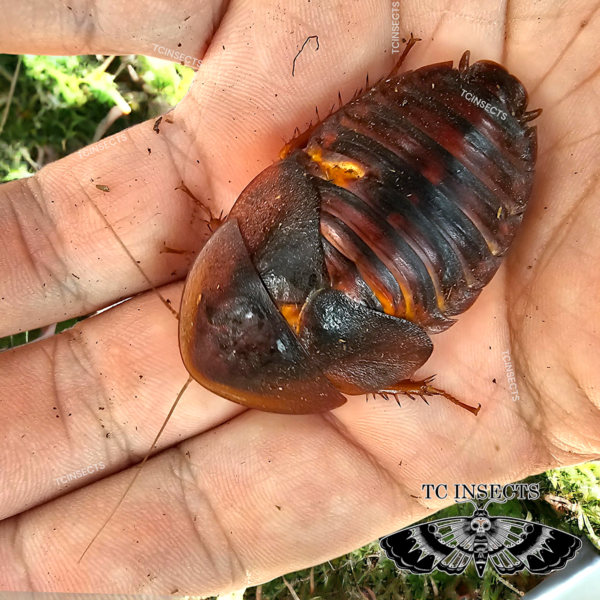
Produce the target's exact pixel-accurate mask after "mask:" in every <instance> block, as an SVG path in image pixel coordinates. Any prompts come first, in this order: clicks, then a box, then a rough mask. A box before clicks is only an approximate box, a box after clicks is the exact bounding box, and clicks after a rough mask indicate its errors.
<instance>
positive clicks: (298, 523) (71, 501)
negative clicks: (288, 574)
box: [0, 412, 423, 596]
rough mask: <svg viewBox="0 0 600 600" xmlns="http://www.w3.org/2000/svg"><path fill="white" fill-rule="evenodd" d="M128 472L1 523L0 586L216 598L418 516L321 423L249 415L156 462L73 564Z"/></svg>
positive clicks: (378, 471) (365, 460)
mask: <svg viewBox="0 0 600 600" xmlns="http://www.w3.org/2000/svg"><path fill="white" fill-rule="evenodd" d="M132 475H133V473H132V472H131V471H127V472H125V473H122V474H119V475H117V476H115V477H111V478H109V479H106V480H104V481H102V482H99V483H97V484H94V485H92V486H89V487H87V488H85V489H83V490H79V491H78V492H76V493H74V494H70V495H69V496H67V497H65V498H61V499H59V500H57V501H54V502H52V503H49V504H46V505H44V506H42V507H39V508H37V509H34V510H32V511H29V512H28V513H26V514H25V515H22V516H21V517H20V519H19V522H18V523H17V522H16V521H13V520H12V519H9V520H7V521H4V522H3V523H2V524H1V525H0V552H1V553H2V554H1V555H0V581H1V582H2V587H3V588H4V589H19V590H25V589H32V588H33V589H35V590H37V591H63V592H64V591H69V592H92V591H93V592H94V593H115V592H127V591H130V592H133V591H134V590H135V591H136V592H137V593H161V594H164V593H167V594H168V593H180V594H194V595H201V596H205V595H215V594H216V593H224V592H226V591H232V590H234V589H238V588H240V587H243V586H244V585H247V584H251V583H259V582H260V581H263V580H266V579H269V578H271V577H272V576H273V575H274V574H275V573H279V572H281V570H282V569H285V570H292V569H294V568H295V567H300V566H304V565H305V564H306V563H307V561H308V560H310V561H313V562H318V561H319V560H321V559H322V560H324V559H325V558H327V557H330V556H332V555H333V553H335V554H336V555H337V554H340V553H341V552H343V551H345V550H350V549H351V548H353V547H355V545H356V544H357V542H361V541H362V542H367V541H369V540H371V539H373V537H374V535H376V531H378V530H379V531H383V530H385V529H390V528H391V527H393V526H394V525H393V523H395V522H398V517H399V515H400V514H403V515H404V518H409V519H414V518H417V517H418V515H419V514H421V513H422V512H423V511H422V510H421V511H417V510H416V507H415V502H414V500H413V499H410V498H409V497H406V496H405V495H404V494H403V493H402V490H401V489H400V488H399V487H398V486H397V485H396V484H395V483H394V482H393V481H392V480H391V479H390V478H389V477H388V476H387V475H386V474H385V472H384V471H383V470H382V469H381V468H379V467H378V466H377V465H376V464H375V463H374V462H373V461H372V460H370V458H369V457H368V456H366V455H365V453H364V452H363V451H361V450H360V449H359V448H357V447H355V446H354V445H353V444H352V443H349V442H348V440H346V439H345V437H344V436H343V435H341V434H340V432H339V431H337V430H336V429H335V428H334V427H332V426H331V425H329V424H328V423H327V422H326V421H325V420H324V419H322V418H321V417H297V418H296V417H295V418H292V419H290V418H289V417H288V418H285V417H284V418H282V417H281V416H279V415H267V414H264V413H262V414H261V413H255V412H250V413H246V415H243V416H242V417H240V418H237V419H235V420H234V421H232V422H230V423H228V424H227V425H225V426H221V427H219V428H218V429H216V430H213V432H211V433H208V434H206V435H203V436H201V437H199V438H196V439H194V440H193V441H192V442H191V443H189V444H185V445H182V446H180V447H179V448H178V449H177V450H172V451H168V452H167V453H164V454H161V455H160V456H159V457H156V458H154V459H152V461H150V462H149V463H148V465H147V469H146V471H145V472H144V473H142V475H141V477H140V478H139V480H138V484H136V486H134V488H133V490H132V492H131V496H130V497H129V498H128V500H127V501H126V502H125V503H124V504H123V505H122V507H121V509H120V510H119V512H118V513H117V514H116V515H115V517H114V519H113V520H112V521H111V523H110V524H109V525H108V526H107V528H106V529H105V531H104V533H103V534H102V535H101V536H100V537H99V538H98V540H97V542H96V543H95V544H94V546H92V548H91V549H90V551H89V552H88V554H86V556H85V557H84V559H83V561H82V562H81V564H77V560H78V558H79V555H80V554H81V552H82V551H83V549H84V548H85V546H86V545H87V543H88V542H89V540H90V539H91V537H92V536H93V535H94V533H95V532H96V530H97V528H98V526H99V523H100V522H102V521H103V520H104V518H105V517H106V516H107V515H108V514H109V513H110V510H111V508H112V504H113V502H112V501H110V502H107V499H109V498H111V499H114V498H117V497H118V496H119V495H120V494H121V493H122V491H123V490H124V488H125V487H126V485H127V483H128V481H129V480H130V478H131V476H132ZM350 523H351V524H352V525H351V526H349V524H350ZM34 531H35V535H33V533H34ZM13 540H14V543H13ZM17 540H18V541H17ZM19 548H20V550H19ZM58 548H60V551H58ZM17 552H18V553H19V555H20V556H22V557H25V559H24V560H25V561H26V563H27V564H26V565H25V566H23V560H22V559H20V558H18V556H17ZM42 553H43V556H42ZM311 564H312V563H311ZM25 573H26V574H27V576H28V578H27V579H26V578H25V577H24V574H25ZM175 590H177V592H176V591H175Z"/></svg>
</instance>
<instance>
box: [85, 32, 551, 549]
mask: <svg viewBox="0 0 600 600" xmlns="http://www.w3.org/2000/svg"><path fill="white" fill-rule="evenodd" d="M412 43H414V40H413V39H411V42H410V44H412ZM407 50H408V47H407ZM405 54H406V52H405ZM403 56H404V55H403ZM397 69H398V66H397V67H396V68H395V69H394V71H393V72H392V74H391V76H390V77H389V78H387V79H385V80H382V81H380V82H379V83H377V84H376V85H375V86H374V87H372V88H370V89H369V90H368V91H366V92H365V93H364V94H363V95H361V96H359V97H358V98H356V99H354V100H353V101H351V102H349V103H348V104H346V105H344V106H342V107H341V108H339V110H338V111H337V112H335V113H333V114H331V115H330V116H329V117H327V118H326V119H324V120H323V121H322V122H320V123H318V124H317V125H316V126H315V127H312V128H311V129H309V131H308V132H306V133H305V134H303V135H301V136H298V137H297V138H296V139H295V140H293V141H292V142H291V143H289V144H288V145H287V146H286V147H285V148H284V150H283V151H282V154H281V157H280V160H279V161H278V162H276V163H275V164H273V165H271V166H270V167H268V168H266V169H265V170H264V171H262V172H261V173H260V174H259V175H258V176H257V177H256V178H255V179H254V180H253V181H252V182H251V183H250V184H249V185H248V186H247V187H246V188H245V189H244V191H243V192H242V193H241V195H240V196H239V198H238V200H237V201H236V202H235V204H234V206H233V208H232V210H231V212H230V213H229V215H228V216H227V218H226V219H224V220H222V221H223V223H222V224H220V226H219V227H218V228H217V229H216V231H215V232H214V234H213V235H212V237H211V238H210V239H209V241H208V242H207V243H206V245H205V246H204V248H203V249H202V251H201V252H200V254H199V255H198V257H197V259H196V261H195V262H194V264H193V266H192V268H191V270H190V272H189V274H188V277H187V280H186V283H185V288H184V292H183V297H182V302H181V310H180V314H179V343H180V350H181V355H182V358H183V362H184V364H185V367H186V368H187V370H188V372H189V373H190V379H189V380H188V382H187V383H186V385H185V386H184V389H182V391H181V392H180V394H179V396H178V399H177V401H178V400H179V398H180V397H181V395H182V393H183V392H184V390H185V388H186V387H187V386H188V385H189V383H190V382H191V380H192V379H193V380H196V381H197V382H198V383H200V384H201V385H202V386H204V387H205V388H207V389H209V390H210V391H212V392H214V393H216V394H218V395H220V396H222V397H224V398H227V399H229V400H232V401H233V402H237V403H239V404H242V405H244V406H247V407H249V408H255V409H259V410H264V411H271V412H278V413H288V414H307V413H318V412H324V411H329V410H332V409H334V408H336V407H339V406H341V405H342V404H344V403H345V402H346V397H345V395H344V394H346V395H365V394H366V395H367V397H368V395H369V394H372V395H375V394H380V395H382V396H383V397H384V398H386V399H387V398H388V397H390V396H392V397H395V398H396V399H397V396H398V394H406V395H409V396H413V395H418V396H421V397H423V398H424V399H425V396H430V395H442V396H445V397H446V398H448V399H450V400H451V401H453V402H455V403H456V404H458V405H460V406H462V407H463V408H466V409H468V410H470V411H471V412H473V413H474V414H477V412H478V410H479V407H478V408H475V407H471V406H467V405H465V404H463V403H462V402H460V401H459V400H457V399H455V398H453V397H452V396H451V395H450V394H447V393H445V392H444V391H443V390H440V389H438V388H435V387H433V386H432V385H431V378H429V379H425V380H423V381H412V380H411V379H410V378H411V377H412V375H413V374H414V373H415V372H416V370H417V369H419V368H420V367H421V366H422V365H424V364H425V362H426V361H427V359H428V358H429V356H430V355H431V352H432V350H433V344H432V341H431V338H430V334H435V333H439V332H441V331H444V330H446V329H447V328H448V327H450V326H451V325H452V324H453V323H454V322H455V320H456V317H457V316H458V315H459V314H461V313H463V312H464V311H465V310H467V309H468V308H469V307H470V306H471V305H472V304H473V302H475V300H476V299H477V297H478V296H479V293H480V292H481V290H482V289H483V287H484V286H485V285H486V284H487V283H489V281H490V280H491V278H492V277H493V275H494V274H495V272H496V271H497V269H498V267H499V266H500V264H501V262H502V259H503V257H504V255H505V254H506V252H507V250H508V248H509V247H510V244H511V242H512V240H513V238H514V236H515V233H516V231H517V229H518V227H519V224H520V223H521V221H522V218H523V213H524V211H525V209H526V207H527V203H528V200H529V197H530V194H531V190H532V185H533V178H534V167H535V160H536V139H537V138H536V128H535V127H530V126H529V125H528V122H529V121H531V120H533V119H534V118H536V117H537V116H538V115H539V114H540V112H541V111H540V110H534V111H529V112H527V92H526V90H525V88H524V86H523V85H522V84H521V82H520V81H519V80H518V79H517V78H516V77H514V76H513V75H511V74H510V73H509V72H508V71H507V70H506V69H505V68H504V67H503V66H501V65H499V64H497V63H495V62H491V61H487V60H482V61H479V62H476V63H475V64H473V65H471V66H469V52H468V51H467V52H465V54H464V55H463V56H462V58H461V60H460V63H459V65H458V68H456V69H455V68H454V67H453V63H452V62H451V61H450V62H443V63H439V64H433V65H428V66H425V67H421V68H419V69H416V70H414V71H409V72H404V73H402V74H398V73H397ZM179 189H182V190H183V191H185V192H186V193H188V194H189V195H191V193H190V192H189V190H188V189H187V188H186V187H185V186H183V187H181V188H179ZM207 214H208V216H209V219H210V222H211V223H212V224H213V225H214V224H215V223H219V222H220V220H219V219H214V218H213V217H212V215H211V213H210V211H208V213H207ZM177 401H176V403H177ZM176 403H175V404H176ZM173 409H174V407H173V408H172V409H171V413H172V411H173ZM171 413H170V414H171ZM170 414H169V416H170ZM167 420H168V419H167ZM165 425H166V422H165ZM163 429H164V425H163V428H162V429H161V432H162V430H163ZM161 432H159V435H160V433H161ZM157 439H158V438H157ZM155 443H156V442H155ZM152 447H154V444H153V446H152ZM146 458H147V457H146ZM145 460H146V459H144V462H145ZM142 465H143V463H142ZM140 468H141V467H140ZM138 474H139V471H138ZM133 481H135V478H134V480H133ZM133 481H132V482H131V484H130V487H131V485H133ZM128 489H129V488H128ZM123 498H124V496H123ZM117 508H118V506H117V507H116V508H115V511H116V510H117ZM112 514H114V511H113V513H112ZM112 514H111V517H112ZM109 519H110V517H109ZM94 539H95V538H94ZM90 545H91V544H90Z"/></svg>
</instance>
